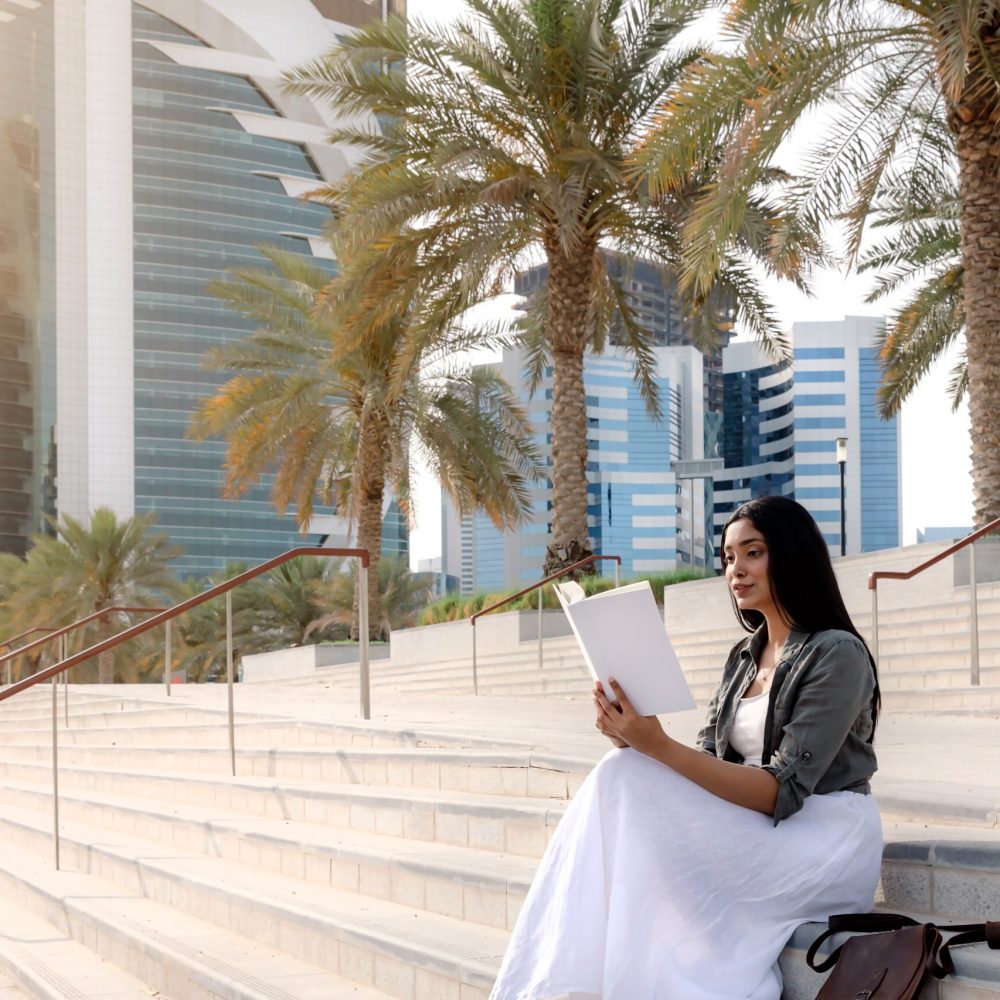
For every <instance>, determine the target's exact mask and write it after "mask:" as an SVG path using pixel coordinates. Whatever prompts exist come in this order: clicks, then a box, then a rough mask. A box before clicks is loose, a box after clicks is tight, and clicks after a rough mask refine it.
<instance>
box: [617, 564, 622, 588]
mask: <svg viewBox="0 0 1000 1000" xmlns="http://www.w3.org/2000/svg"><path fill="white" fill-rule="evenodd" d="M621 585H622V564H621V560H619V561H618V562H616V563H615V590H617V589H618V588H619V587H620V586H621Z"/></svg>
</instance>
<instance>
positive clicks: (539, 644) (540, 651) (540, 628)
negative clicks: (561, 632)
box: [538, 587, 545, 670]
mask: <svg viewBox="0 0 1000 1000" xmlns="http://www.w3.org/2000/svg"><path fill="white" fill-rule="evenodd" d="M543 590H545V588H544V587H539V588H538V669H539V670H541V669H542V591H543Z"/></svg>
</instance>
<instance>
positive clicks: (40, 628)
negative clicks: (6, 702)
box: [0, 625, 55, 684]
mask: <svg viewBox="0 0 1000 1000" xmlns="http://www.w3.org/2000/svg"><path fill="white" fill-rule="evenodd" d="M36 632H55V628H49V627H48V626H47V625H36V626H35V627H34V628H26V629H25V630H24V631H23V632H18V633H17V635H12V636H11V637H10V638H9V639H5V640H4V641H3V642H0V649H10V647H11V646H13V645H14V643H15V642H17V641H18V639H26V638H27V637H28V636H29V635H34V634H35V633H36ZM22 648H23V647H18V648H17V649H13V650H10V651H11V653H20V652H21V649H22ZM12 658H13V657H10V656H7V655H5V656H3V657H0V663H3V662H4V661H6V663H7V671H6V672H7V679H6V682H5V683H7V684H9V683H10V661H11V659H12Z"/></svg>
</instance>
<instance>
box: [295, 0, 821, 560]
mask: <svg viewBox="0 0 1000 1000" xmlns="http://www.w3.org/2000/svg"><path fill="white" fill-rule="evenodd" d="M702 6H704V4H702V3H701V2H700V0H689V2H683V0H682V2H675V0H632V2H629V0H509V2H496V0H469V2H468V7H469V8H470V9H471V12H472V17H467V18H466V19H464V20H462V21H460V22H459V23H458V24H457V25H455V26H453V27H449V28H438V29H434V30H431V29H428V28H423V27H421V26H420V25H405V24H404V23H403V22H401V21H399V20H397V19H389V20H388V21H385V22H378V23H373V24H370V25H368V26H366V27H365V28H362V29H361V30H359V31H358V32H356V33H353V34H351V35H350V36H348V37H345V38H342V39H341V40H339V42H338V43H337V45H336V46H335V47H334V49H333V50H332V51H331V52H330V53H329V54H328V55H327V56H325V57H324V58H322V59H320V60H317V61H316V62H314V63H312V64H310V65H308V66H305V67H302V68H301V69H299V70H297V71H295V72H294V73H293V74H290V75H289V77H288V80H289V89H290V90H292V91H294V92H296V93H303V94H308V95H309V96H311V97H313V98H316V99H320V100H326V101H328V102H330V103H331V104H333V105H335V106H336V107H337V108H338V109H339V111H340V113H341V115H342V116H344V117H348V118H354V119H355V120H358V121H373V120H374V119H376V118H377V119H378V121H379V122H380V130H375V129H374V128H369V127H365V126H363V125H359V126H356V127H347V128H341V129H337V130H335V131H334V132H333V133H332V135H331V141H333V142H338V143H348V144H353V145H355V146H358V147H361V148H362V149H363V150H364V151H365V152H366V154H367V159H366V160H365V161H364V162H363V163H362V165H361V167H360V168H359V169H358V170H357V171H356V172H355V173H353V174H351V175H349V176H347V177H346V178H345V179H344V180H343V181H342V182H339V183H337V184H335V185H332V186H330V187H327V188H325V189H321V190H320V191H318V192H316V193H315V194H314V195H313V197H314V198H315V199H316V200H320V201H325V202H327V203H328V204H330V205H331V206H332V207H333V209H334V213H335V216H336V217H337V224H336V228H337V230H338V231H339V232H340V233H342V234H349V237H350V239H351V240H352V243H351V250H352V252H351V254H350V255H348V256H343V257H341V258H339V263H340V266H341V268H342V274H343V275H344V277H345V279H347V280H349V279H350V278H351V275H352V274H355V273H358V274H364V273H365V271H366V270H367V269H368V268H369V267H370V266H371V262H372V258H373V257H377V256H380V255H384V254H386V253H387V252H390V251H391V252H394V253H396V254H397V267H398V269H399V273H400V274H401V275H406V276H407V277H408V278H409V279H410V280H412V282H414V283H416V284H417V285H418V286H420V287H423V288H433V289H447V290H448V294H447V295H445V296H442V299H441V302H442V303H443V305H446V307H447V308H448V309H450V310H452V311H453V312H454V311H461V309H462V308H466V307H469V306H471V305H473V304H475V303H477V302H479V301H481V300H483V299H484V298H488V297H489V296H492V295H495V294H497V293H498V292H499V291H500V290H502V289H503V288H504V286H505V283H506V282H507V281H508V280H509V279H510V278H511V277H512V276H513V274H514V273H516V271H517V270H518V269H519V268H521V267H523V266H524V265H525V263H526V261H530V260H531V259H532V258H536V259H538V258H541V259H544V260H545V262H546V263H547V266H548V276H547V285H546V289H545V295H544V296H543V297H542V299H541V300H540V301H539V302H538V303H537V305H538V306H539V307H540V308H541V309H542V316H541V322H540V328H541V334H542V342H543V348H544V352H545V356H546V358H547V359H548V361H549V363H551V366H552V377H553V384H552V408H551V433H552V468H551V478H552V505H553V520H552V526H551V530H552V535H551V542H550V545H549V547H548V552H547V556H546V567H545V568H546V571H547V572H550V571H553V570H555V569H558V568H562V567H563V566H565V565H567V564H568V563H569V562H572V561H574V560H575V559H577V558H579V557H580V556H581V555H584V554H586V553H587V552H589V551H590V550H591V542H590V539H589V538H588V528H587V476H586V465H587V420H586V403H585V396H584V383H583V364H584V355H585V352H586V350H587V349H588V348H592V349H595V350H600V349H601V348H602V347H603V345H604V343H605V339H606V336H607V332H608V326H609V323H610V321H611V317H612V315H613V314H614V312H615V310H616V309H617V310H618V311H619V312H620V314H621V316H622V317H623V324H622V332H623V336H624V341H625V346H627V347H628V348H630V349H631V351H632V352H633V353H634V356H635V360H636V375H637V378H638V380H639V384H640V386H641V387H642V390H643V392H644V395H645V398H646V401H647V405H648V406H649V407H650V409H651V410H652V411H653V412H654V413H656V412H658V405H657V399H656V389H655V383H654V375H653V362H652V351H651V346H652V343H653V339H652V334H651V332H650V331H649V330H648V329H646V328H645V327H643V326H642V325H641V323H640V322H639V321H638V319H637V318H636V315H635V313H634V312H633V309H632V307H631V305H630V303H629V301H628V297H627V295H626V291H625V289H624V288H623V287H622V285H621V284H620V283H619V282H618V281H616V280H615V278H614V277H613V276H612V275H611V274H609V273H608V268H607V267H606V263H605V257H604V256H603V255H602V254H601V252H600V250H601V249H602V248H603V249H606V250H611V251H615V252H618V253H621V254H623V255H624V256H626V257H637V256H642V257H646V258H648V259H651V260H653V261H655V262H657V263H659V264H660V265H661V266H663V267H664V268H667V269H669V268H670V267H671V266H672V265H674V264H676V263H677V262H678V260H679V258H680V246H681V243H680V225H679V223H680V221H681V219H682V218H683V216H684V213H685V211H686V209H687V201H686V199H685V198H682V197H675V196H673V195H671V196H670V197H668V198H666V199H657V198H652V197H650V194H649V191H648V189H647V188H646V187H645V186H644V185H643V184H641V183H638V182H636V181H635V180H634V179H633V178H632V176H631V175H630V172H629V159H630V157H631V156H632V155H633V154H634V152H635V151H636V149H637V147H638V144H639V142H640V140H641V139H642V137H643V135H644V134H645V132H646V130H647V128H648V126H649V124H650V121H651V118H652V116H653V114H654V112H655V110H656V108H657V107H658V105H659V104H660V103H661V102H662V101H663V99H664V96H665V95H666V94H667V93H668V91H669V90H670V88H671V87H672V86H673V84H674V83H675V82H676V80H677V79H678V76H679V74H680V73H681V72H682V70H683V69H684V67H685V66H686V65H688V63H689V62H690V61H691V59H692V55H691V53H689V52H687V51H678V48H677V39H678V36H679V35H680V33H681V32H682V31H683V30H684V29H685V28H686V27H688V26H689V25H690V24H691V22H692V20H693V19H694V18H695V17H696V16H697V14H698V13H699V10H700V9H701V7H702ZM403 65H405V68H406V71H405V74H404V73H395V72H392V68H393V67H396V66H403ZM383 67H389V69H390V71H389V72H383V71H382V68H383ZM754 211H756V212H758V213H759V218H758V226H757V229H756V230H754V229H753V227H751V226H746V227H744V230H743V232H742V233H741V234H740V235H739V237H737V238H736V239H734V240H733V241H732V248H731V252H730V250H727V253H726V255H725V263H726V264H728V265H731V266H730V267H729V268H728V270H727V269H726V268H725V267H724V268H722V269H721V271H724V272H725V273H724V274H722V275H720V283H722V284H723V285H724V290H723V292H724V293H723V296H722V298H723V301H729V300H730V299H731V298H735V302H736V307H737V309H738V310H739V316H740V318H741V319H743V320H744V321H746V322H747V323H748V324H749V325H750V327H751V328H752V329H753V330H754V331H755V332H757V333H758V334H760V335H761V336H762V337H765V338H766V337H767V336H769V335H773V334H774V333H775V326H774V323H773V320H772V318H771V316H770V313H769V311H768V309H767V306H766V304H765V303H764V301H763V299H762V297H761V296H760V294H759V292H758V290H757V286H756V283H755V279H754V276H753V274H752V272H751V268H750V266H749V261H748V257H751V258H752V257H754V256H755V255H756V252H757V251H758V250H759V249H760V246H761V240H760V236H761V235H762V234H766V233H767V232H768V231H769V229H770V227H771V224H772V223H773V218H772V213H771V212H770V211H769V209H768V206H767V203H766V202H765V201H763V200H760V199H758V200H755V202H754ZM799 235H801V236H802V237H803V238H802V240H801V242H800V243H797V244H796V247H797V250H798V252H799V253H800V254H806V255H809V254H811V253H812V252H813V243H812V241H813V238H814V235H815V234H812V233H809V234H806V233H801V234H799ZM792 242H793V239H792V236H791V234H790V235H789V245H791V244H792ZM792 256H793V255H791V254H789V255H787V257H786V259H785V260H784V261H782V260H780V259H778V258H776V259H775V261H774V263H773V266H774V268H777V269H782V270H783V272H784V273H788V269H787V265H788V263H789V261H791V260H792ZM400 288H401V290H402V291H403V292H404V293H405V291H406V289H407V288H408V286H407V284H406V283H405V282H404V283H401V285H400ZM706 297H707V293H705V294H702V295H699V296H697V297H696V298H695V299H693V301H692V303H691V305H692V308H693V309H696V308H698V307H700V306H701V305H703V304H704V301H705V299H706ZM403 301H404V300H403V299H402V297H401V295H395V296H390V297H389V298H388V299H387V300H386V302H385V308H387V309H398V308H400V306H401V303H402V302H403ZM536 356H537V355H536ZM536 368H537V366H536Z"/></svg>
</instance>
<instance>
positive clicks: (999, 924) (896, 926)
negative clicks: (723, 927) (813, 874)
mask: <svg viewBox="0 0 1000 1000" xmlns="http://www.w3.org/2000/svg"><path fill="white" fill-rule="evenodd" d="M843 931H860V932H867V933H860V934H857V935H856V936H855V937H851V938H849V939H848V940H847V941H845V942H844V943H843V944H842V945H840V947H839V948H835V949H834V951H833V952H831V954H830V955H829V956H828V957H827V958H826V959H824V960H823V961H822V962H819V963H818V964H817V963H816V962H815V958H816V952H817V951H819V948H820V945H822V944H823V942H824V941H826V940H827V938H829V937H831V936H832V935H833V934H838V933H841V932H843ZM941 931H956V932H958V933H956V934H955V936H954V937H952V938H950V939H949V940H948V942H947V943H945V940H944V937H943V936H942V934H941ZM976 941H985V942H986V943H987V944H988V945H989V947H990V948H1000V921H986V922H985V923H982V924H950V925H947V926H942V927H938V926H936V925H935V924H929V923H928V924H921V923H918V922H917V921H916V920H913V919H912V918H911V917H906V916H903V915H902V914H899V913H845V914H840V915H837V916H833V917H830V919H829V921H828V922H827V929H826V930H825V931H824V932H823V933H822V934H820V936H819V937H818V938H816V940H815V941H813V943H812V945H811V946H810V948H809V951H808V952H807V953H806V962H807V963H808V965H809V968H810V969H812V970H814V971H815V972H826V970H827V969H830V968H832V969H833V972H832V973H831V974H830V978H829V979H827V981H826V982H825V983H824V984H823V987H822V989H820V991H819V993H817V994H816V1000H913V998H914V997H916V995H917V993H918V992H919V990H920V987H921V986H922V985H923V984H924V983H926V982H927V981H928V980H929V979H930V977H931V976H933V977H935V978H936V979H943V978H944V977H945V976H946V975H948V974H949V973H952V972H954V971H955V966H954V964H953V963H952V960H951V953H950V951H949V949H950V948H951V946H952V945H956V944H971V943H973V942H976Z"/></svg>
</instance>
